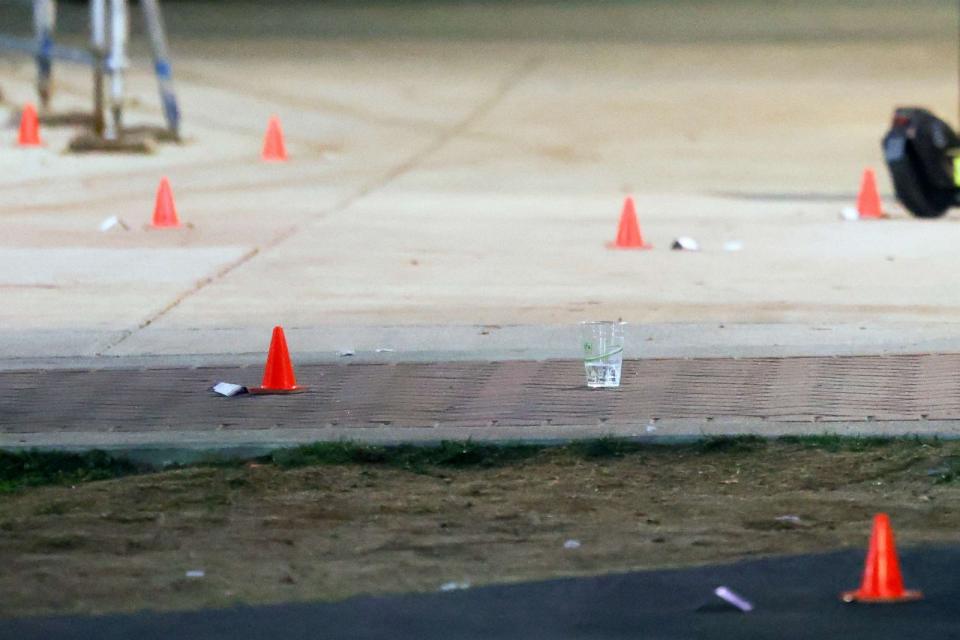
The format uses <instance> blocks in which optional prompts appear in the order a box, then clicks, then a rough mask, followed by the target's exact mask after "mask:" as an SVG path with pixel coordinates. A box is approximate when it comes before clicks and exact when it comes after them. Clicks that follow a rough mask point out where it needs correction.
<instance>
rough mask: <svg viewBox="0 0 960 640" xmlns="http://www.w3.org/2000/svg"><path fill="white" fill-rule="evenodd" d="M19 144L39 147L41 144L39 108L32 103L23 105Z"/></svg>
mask: <svg viewBox="0 0 960 640" xmlns="http://www.w3.org/2000/svg"><path fill="white" fill-rule="evenodd" d="M17 144H18V145H20V146H21V147H39V146H40V119H39V118H38V117H37V110H36V108H35V107H34V106H33V105H32V104H29V103H28V104H26V105H24V106H23V113H22V114H21V115H20V137H19V138H18V139H17Z"/></svg>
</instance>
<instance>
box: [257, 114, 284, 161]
mask: <svg viewBox="0 0 960 640" xmlns="http://www.w3.org/2000/svg"><path fill="white" fill-rule="evenodd" d="M260 157H261V158H263V159H264V160H265V161H266V162H286V160H287V146H286V144H284V142H283V129H281V128H280V118H278V117H277V116H273V117H271V118H270V122H268V123H267V134H266V135H265V136H264V138H263V153H261V154H260Z"/></svg>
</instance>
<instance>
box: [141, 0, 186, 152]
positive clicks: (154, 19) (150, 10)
mask: <svg viewBox="0 0 960 640" xmlns="http://www.w3.org/2000/svg"><path fill="white" fill-rule="evenodd" d="M140 7H141V9H142V10H143V19H144V22H145V23H146V27H147V33H149V34H150V45H151V47H152V49H153V68H154V71H155V72H156V74H157V85H158V87H159V90H160V103H161V104H162V105H163V115H164V118H166V121H167V129H168V130H169V132H170V135H171V136H172V137H173V138H174V139H177V138H179V137H180V109H179V108H178V107H177V96H176V93H174V90H173V69H172V68H171V66H170V53H169V50H168V49H167V35H166V29H165V28H164V26H163V15H162V14H161V13H160V4H159V3H158V2H157V0H140Z"/></svg>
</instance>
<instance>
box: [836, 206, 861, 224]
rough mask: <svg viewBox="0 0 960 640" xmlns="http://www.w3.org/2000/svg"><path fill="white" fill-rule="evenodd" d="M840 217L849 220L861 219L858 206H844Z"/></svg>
mask: <svg viewBox="0 0 960 640" xmlns="http://www.w3.org/2000/svg"><path fill="white" fill-rule="evenodd" d="M840 217H841V218H843V219H844V220H847V221H848V222H853V221H854V220H859V219H860V212H859V211H857V208H856V207H844V208H843V209H841V210H840Z"/></svg>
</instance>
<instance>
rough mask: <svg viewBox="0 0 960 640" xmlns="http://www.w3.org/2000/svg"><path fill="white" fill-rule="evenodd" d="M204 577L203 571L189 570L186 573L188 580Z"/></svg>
mask: <svg viewBox="0 0 960 640" xmlns="http://www.w3.org/2000/svg"><path fill="white" fill-rule="evenodd" d="M205 575H207V574H206V573H205V572H204V571H203V569H191V570H190V571H187V577H188V578H202V577H204V576H205Z"/></svg>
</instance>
